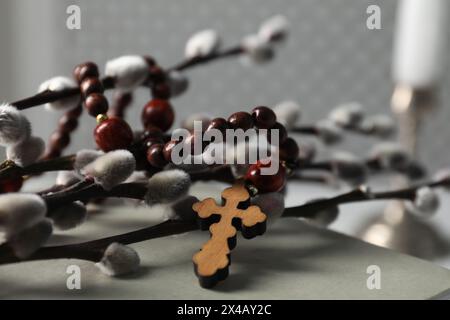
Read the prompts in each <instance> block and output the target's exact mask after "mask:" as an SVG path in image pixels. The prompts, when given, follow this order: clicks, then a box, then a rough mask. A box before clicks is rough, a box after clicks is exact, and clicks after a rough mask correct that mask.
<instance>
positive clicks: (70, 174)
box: [55, 171, 80, 186]
mask: <svg viewBox="0 0 450 320" xmlns="http://www.w3.org/2000/svg"><path fill="white" fill-rule="evenodd" d="M78 181H80V177H79V175H77V174H76V173H75V172H74V171H59V172H58V175H57V176H56V181H55V184H56V185H58V186H69V185H72V184H74V183H77V182H78Z"/></svg>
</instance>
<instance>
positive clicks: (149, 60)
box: [143, 55, 156, 67]
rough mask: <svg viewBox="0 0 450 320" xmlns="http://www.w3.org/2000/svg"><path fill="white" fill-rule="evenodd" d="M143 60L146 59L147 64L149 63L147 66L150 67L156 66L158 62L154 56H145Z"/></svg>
mask: <svg viewBox="0 0 450 320" xmlns="http://www.w3.org/2000/svg"><path fill="white" fill-rule="evenodd" d="M143 58H144V60H145V62H147V65H148V66H149V67H153V66H155V65H156V60H155V58H153V57H152V56H149V55H145V56H143Z"/></svg>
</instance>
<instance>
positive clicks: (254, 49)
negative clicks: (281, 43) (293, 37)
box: [241, 35, 274, 65]
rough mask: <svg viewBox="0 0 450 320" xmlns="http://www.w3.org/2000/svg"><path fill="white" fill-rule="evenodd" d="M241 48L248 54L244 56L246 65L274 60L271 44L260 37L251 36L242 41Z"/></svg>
mask: <svg viewBox="0 0 450 320" xmlns="http://www.w3.org/2000/svg"><path fill="white" fill-rule="evenodd" d="M241 46H242V49H243V50H244V52H245V53H246V54H245V55H244V56H242V62H243V63H244V64H250V65H251V64H262V63H266V62H269V61H270V60H272V58H273V56H274V51H273V48H272V47H271V46H270V43H267V42H266V41H264V40H263V39H261V38H260V37H259V36H258V35H249V36H247V37H245V38H244V39H242V41H241Z"/></svg>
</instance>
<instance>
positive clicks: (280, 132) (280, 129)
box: [267, 122, 288, 145]
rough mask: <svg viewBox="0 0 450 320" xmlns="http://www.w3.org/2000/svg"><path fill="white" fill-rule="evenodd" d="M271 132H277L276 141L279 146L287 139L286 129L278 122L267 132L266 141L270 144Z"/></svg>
mask: <svg viewBox="0 0 450 320" xmlns="http://www.w3.org/2000/svg"><path fill="white" fill-rule="evenodd" d="M271 130H278V141H279V143H280V145H281V144H283V142H284V141H286V139H287V137H288V133H287V130H286V128H285V127H284V126H283V125H282V124H281V123H279V122H277V123H275V125H274V126H273V127H272V128H271V129H270V130H269V131H268V132H267V141H269V143H271V133H270V131H271Z"/></svg>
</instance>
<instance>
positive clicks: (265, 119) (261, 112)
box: [252, 106, 277, 129]
mask: <svg viewBox="0 0 450 320" xmlns="http://www.w3.org/2000/svg"><path fill="white" fill-rule="evenodd" d="M252 117H253V121H254V122H255V126H256V127H257V128H259V129H270V128H272V127H273V126H274V125H275V123H276V122H277V116H276V115H275V112H273V110H272V109H270V108H267V107H264V106H260V107H256V108H254V109H253V110H252Z"/></svg>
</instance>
